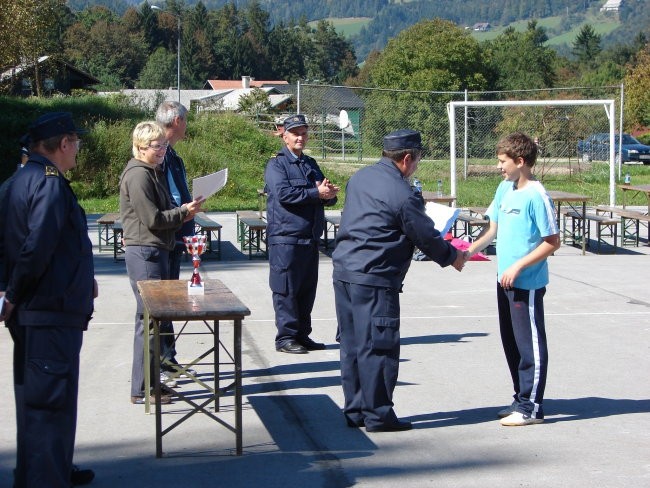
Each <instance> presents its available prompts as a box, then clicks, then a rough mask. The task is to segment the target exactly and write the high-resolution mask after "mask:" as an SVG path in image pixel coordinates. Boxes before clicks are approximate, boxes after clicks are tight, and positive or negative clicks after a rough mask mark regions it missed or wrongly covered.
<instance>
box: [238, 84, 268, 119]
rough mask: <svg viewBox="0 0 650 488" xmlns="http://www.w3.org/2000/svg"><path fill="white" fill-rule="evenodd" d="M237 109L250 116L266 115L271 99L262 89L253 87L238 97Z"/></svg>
mask: <svg viewBox="0 0 650 488" xmlns="http://www.w3.org/2000/svg"><path fill="white" fill-rule="evenodd" d="M237 109H238V110H239V111H240V112H242V113H245V114H247V115H251V116H257V115H266V114H268V113H269V112H270V111H271V101H270V100H269V96H268V94H267V93H266V92H265V91H264V90H261V89H260V88H254V89H253V90H251V91H250V93H248V94H246V95H242V96H241V97H240V98H239V106H238V107H237Z"/></svg>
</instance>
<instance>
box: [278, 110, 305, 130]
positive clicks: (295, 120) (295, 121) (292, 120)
mask: <svg viewBox="0 0 650 488" xmlns="http://www.w3.org/2000/svg"><path fill="white" fill-rule="evenodd" d="M283 126H284V130H291V129H295V128H296V127H309V124H307V119H305V116H304V115H301V114H298V115H292V116H291V117H287V118H286V119H284V124H283Z"/></svg>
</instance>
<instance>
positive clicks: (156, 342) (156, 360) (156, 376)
mask: <svg viewBox="0 0 650 488" xmlns="http://www.w3.org/2000/svg"><path fill="white" fill-rule="evenodd" d="M145 327H147V328H148V324H145ZM144 360H145V362H147V361H149V357H145V358H144ZM153 384H154V393H155V395H156V457H157V458H160V457H162V412H161V408H160V321H159V320H154V321H153ZM144 394H145V398H146V397H148V396H149V393H148V392H147V391H145V392H144Z"/></svg>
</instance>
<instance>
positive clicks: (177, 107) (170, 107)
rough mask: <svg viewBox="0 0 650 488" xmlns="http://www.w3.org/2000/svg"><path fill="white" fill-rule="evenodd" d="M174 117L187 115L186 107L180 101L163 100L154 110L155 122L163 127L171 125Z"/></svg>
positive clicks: (182, 117) (183, 117)
mask: <svg viewBox="0 0 650 488" xmlns="http://www.w3.org/2000/svg"><path fill="white" fill-rule="evenodd" d="M176 117H180V118H181V119H185V118H186V117H187V108H185V106H184V105H183V104H182V103H180V102H171V101H167V102H163V103H161V104H160V106H159V107H158V110H157V111H156V122H158V123H159V124H160V125H162V126H163V127H165V128H167V127H171V125H172V123H173V122H174V119H175V118H176Z"/></svg>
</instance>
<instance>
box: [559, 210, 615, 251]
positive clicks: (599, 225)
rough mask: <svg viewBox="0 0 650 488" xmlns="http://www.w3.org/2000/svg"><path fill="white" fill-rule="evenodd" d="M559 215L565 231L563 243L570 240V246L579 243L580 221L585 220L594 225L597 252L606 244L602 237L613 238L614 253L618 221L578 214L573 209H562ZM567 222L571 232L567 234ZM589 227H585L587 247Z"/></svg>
mask: <svg viewBox="0 0 650 488" xmlns="http://www.w3.org/2000/svg"><path fill="white" fill-rule="evenodd" d="M560 213H561V214H562V222H563V226H564V229H565V232H564V234H563V241H564V242H566V239H567V238H568V239H569V240H572V244H575V243H577V242H578V241H580V239H581V238H582V236H580V229H582V221H583V220H586V221H587V222H588V223H589V224H591V222H594V223H595V224H596V245H597V252H598V253H600V246H601V244H608V243H607V241H605V239H604V237H611V238H613V250H614V253H616V241H617V238H618V234H617V230H618V223H619V219H614V218H612V217H609V216H607V215H602V214H599V213H585V214H584V215H583V213H582V212H579V211H577V210H575V209H573V208H562V209H561V211H560ZM567 220H570V222H571V230H570V231H569V232H567ZM590 229H591V225H586V226H585V234H586V235H585V236H584V238H586V239H587V241H586V242H587V245H588V246H589V245H590V244H589V239H590V236H591V231H590Z"/></svg>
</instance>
